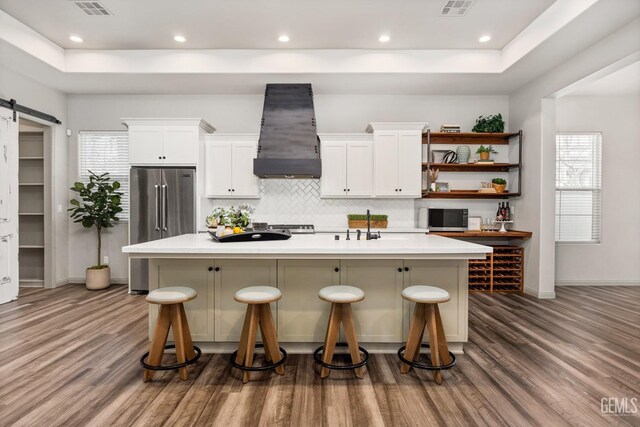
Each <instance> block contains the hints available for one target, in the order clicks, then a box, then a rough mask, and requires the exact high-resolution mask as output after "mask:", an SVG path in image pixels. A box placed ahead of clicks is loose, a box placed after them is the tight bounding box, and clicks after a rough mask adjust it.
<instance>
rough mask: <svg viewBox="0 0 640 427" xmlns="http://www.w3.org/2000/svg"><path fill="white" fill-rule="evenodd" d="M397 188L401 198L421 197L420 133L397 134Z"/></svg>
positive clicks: (405, 132) (402, 132) (403, 132)
mask: <svg viewBox="0 0 640 427" xmlns="http://www.w3.org/2000/svg"><path fill="white" fill-rule="evenodd" d="M398 165H399V166H398V188H399V190H400V191H399V193H400V196H402V197H420V196H421V195H422V192H421V189H422V181H421V180H422V135H421V133H420V131H401V132H399V133H398Z"/></svg>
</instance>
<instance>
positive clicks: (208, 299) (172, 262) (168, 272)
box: [149, 259, 214, 341]
mask: <svg viewBox="0 0 640 427" xmlns="http://www.w3.org/2000/svg"><path fill="white" fill-rule="evenodd" d="M151 266H152V267H151V271H150V273H151V274H150V280H151V282H152V283H153V284H155V287H151V289H150V290H153V289H156V288H166V287H169V286H187V287H189V288H193V289H195V291H196V292H197V293H198V297H197V298H196V299H194V300H191V301H189V302H186V303H184V309H185V311H186V313H187V321H188V322H189V329H190V330H191V337H192V339H193V341H213V338H214V325H213V322H214V316H213V306H214V288H213V273H212V272H210V271H209V267H212V266H213V260H202V259H198V260H191V259H166V260H155V261H153V262H152V263H151ZM157 314H158V306H157V305H156V304H149V317H150V319H151V323H150V325H151V329H153V328H154V327H155V322H156V316H157ZM150 332H151V334H152V333H153V331H150ZM150 336H152V335H150ZM171 339H172V338H171Z"/></svg>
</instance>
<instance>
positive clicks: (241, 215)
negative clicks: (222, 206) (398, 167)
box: [229, 204, 255, 233]
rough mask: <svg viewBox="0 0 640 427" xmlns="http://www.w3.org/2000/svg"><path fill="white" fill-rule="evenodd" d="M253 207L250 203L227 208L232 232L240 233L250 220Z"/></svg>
mask: <svg viewBox="0 0 640 427" xmlns="http://www.w3.org/2000/svg"><path fill="white" fill-rule="evenodd" d="M254 211H255V209H254V208H253V206H251V205H247V204H243V205H240V206H238V207H237V208H234V207H233V206H231V209H230V210H229V221H230V224H229V225H231V227H233V232H234V233H241V232H242V231H243V230H244V229H245V228H247V226H248V225H249V223H250V222H251V215H253V212H254Z"/></svg>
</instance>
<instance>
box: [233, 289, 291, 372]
mask: <svg viewBox="0 0 640 427" xmlns="http://www.w3.org/2000/svg"><path fill="white" fill-rule="evenodd" d="M280 298H282V293H281V292H280V290H279V289H278V288H274V287H272V286H250V287H248V288H243V289H240V290H239V291H238V292H236V293H235V295H234V296H233V299H234V300H236V301H237V302H240V303H243V304H247V313H246V315H245V317H244V325H243V326H242V335H241V336H240V343H239V344H238V350H236V351H235V352H234V353H233V354H232V355H231V364H232V365H233V366H234V367H235V368H238V369H240V370H241V371H243V372H244V373H243V375H242V382H243V383H245V384H246V383H247V382H248V381H249V379H250V378H249V377H250V373H251V372H255V371H267V370H269V369H275V371H276V373H277V374H279V375H283V374H284V362H285V360H287V352H286V351H284V349H283V348H282V347H280V346H279V344H278V338H277V336H276V328H275V326H274V323H273V317H272V315H271V306H270V305H269V304H270V303H272V302H274V301H278V300H279V299H280ZM258 326H260V332H261V333H262V342H263V344H258V345H256V335H257V333H258ZM256 347H258V348H261V347H264V354H265V358H266V359H267V362H271V363H270V364H268V365H265V366H260V367H255V368H254V367H253V366H252V365H253V352H254V349H255V348H256Z"/></svg>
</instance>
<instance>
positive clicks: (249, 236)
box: [208, 230, 291, 243]
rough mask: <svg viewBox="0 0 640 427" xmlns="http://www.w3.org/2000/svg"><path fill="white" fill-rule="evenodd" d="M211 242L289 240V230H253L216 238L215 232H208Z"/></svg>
mask: <svg viewBox="0 0 640 427" xmlns="http://www.w3.org/2000/svg"><path fill="white" fill-rule="evenodd" d="M208 233H209V235H210V236H211V238H212V239H213V240H215V241H216V242H219V243H233V242H260V241H267V240H287V239H290V238H291V232H290V231H289V230H260V231H257V230H253V231H245V232H244V233H237V234H229V235H227V236H223V237H218V236H216V233H215V231H208Z"/></svg>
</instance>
